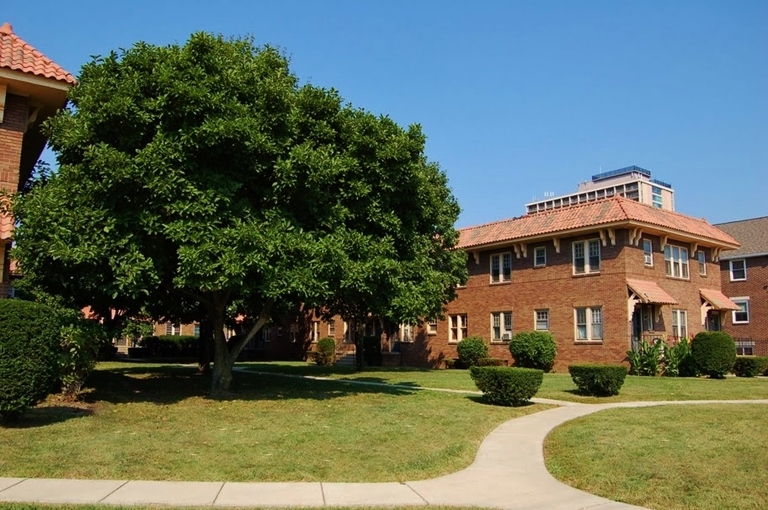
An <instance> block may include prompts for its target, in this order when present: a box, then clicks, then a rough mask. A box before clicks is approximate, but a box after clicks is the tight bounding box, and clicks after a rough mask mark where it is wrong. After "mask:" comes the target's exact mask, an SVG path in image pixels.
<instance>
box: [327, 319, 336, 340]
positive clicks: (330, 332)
mask: <svg viewBox="0 0 768 510" xmlns="http://www.w3.org/2000/svg"><path fill="white" fill-rule="evenodd" d="M328 336H330V337H335V336H336V322H335V321H334V320H333V319H331V322H329V323H328Z"/></svg>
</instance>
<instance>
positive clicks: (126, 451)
mask: <svg viewBox="0 0 768 510" xmlns="http://www.w3.org/2000/svg"><path fill="white" fill-rule="evenodd" d="M194 374H195V369H194V368H192V367H173V366H159V365H151V364H119V363H109V364H100V366H99V367H98V370H97V371H96V372H95V373H94V374H93V375H92V376H91V379H89V384H90V385H92V386H93V388H92V389H91V390H90V392H89V393H88V394H87V395H86V396H85V405H80V406H73V405H71V404H64V403H55V402H49V403H48V404H47V405H44V406H41V407H38V408H36V409H33V410H31V411H30V412H29V413H28V414H27V415H26V416H25V417H24V418H23V419H22V420H21V421H20V422H19V423H17V424H15V425H14V426H13V427H5V428H0V444H2V445H3V448H2V456H0V476H7V477H53V478H93V479H123V478H133V479H145V480H197V481H326V482H334V481H347V482H374V481H375V482H383V481H404V480H417V479H425V478H432V477H435V476H439V475H443V474H447V473H452V472H455V471H457V470H460V469H462V468H464V467H466V466H467V465H469V464H470V463H471V462H472V460H473V459H474V456H475V454H476V452H477V448H478V446H479V444H480V442H481V441H482V440H483V439H484V438H485V436H486V435H487V434H488V433H490V431H491V430H492V429H493V428H495V427H496V426H497V425H499V424H501V423H503V422H505V421H507V420H509V419H511V418H515V417H518V416H522V415H525V414H529V413H533V412H536V411H540V410H542V409H546V406H541V405H531V406H526V407H521V408H500V407H494V406H489V405H484V404H480V403H478V402H477V400H478V398H477V397H475V396H467V395H461V394H446V393H437V392H423V391H413V390H408V389H398V388H387V387H372V386H359V385H349V384H340V383H337V382H327V381H311V380H302V379H291V378H282V377H273V376H269V375H266V376H265V375H257V374H249V373H237V374H236V387H235V388H233V389H234V390H235V392H236V393H234V394H233V396H232V398H231V399H228V400H213V399H209V398H208V397H207V396H206V393H207V389H208V384H209V382H208V380H207V378H203V377H199V376H195V375H194Z"/></svg>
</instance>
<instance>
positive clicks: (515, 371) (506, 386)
mask: <svg viewBox="0 0 768 510" xmlns="http://www.w3.org/2000/svg"><path fill="white" fill-rule="evenodd" d="M469 374H470V375H471V376H472V380H473V381H475V385H476V386H477V387H478V389H479V390H480V391H482V392H483V396H484V397H485V398H486V400H488V402H490V403H491V404H494V405H499V406H519V405H523V404H525V403H526V402H528V401H529V400H530V399H531V398H532V397H533V396H534V395H535V394H536V392H537V391H539V387H540V386H541V382H542V381H543V380H544V372H543V371H542V370H535V369H531V368H508V367H478V366H475V367H471V368H470V369H469Z"/></svg>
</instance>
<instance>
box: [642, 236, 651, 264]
mask: <svg viewBox="0 0 768 510" xmlns="http://www.w3.org/2000/svg"><path fill="white" fill-rule="evenodd" d="M643 263H644V264H645V265H646V266H649V267H653V241H651V240H650V239H643Z"/></svg>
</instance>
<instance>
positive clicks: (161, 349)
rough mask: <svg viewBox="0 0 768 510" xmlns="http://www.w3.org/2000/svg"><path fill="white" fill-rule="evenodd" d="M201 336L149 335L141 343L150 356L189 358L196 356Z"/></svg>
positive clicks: (147, 355)
mask: <svg viewBox="0 0 768 510" xmlns="http://www.w3.org/2000/svg"><path fill="white" fill-rule="evenodd" d="M199 343H200V337H197V336H193V335H161V336H147V337H144V338H142V339H141V341H140V342H139V345H140V346H142V347H144V348H145V349H146V357H149V358H189V357H196V356H197V354H198V353H197V350H198V345H199Z"/></svg>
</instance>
